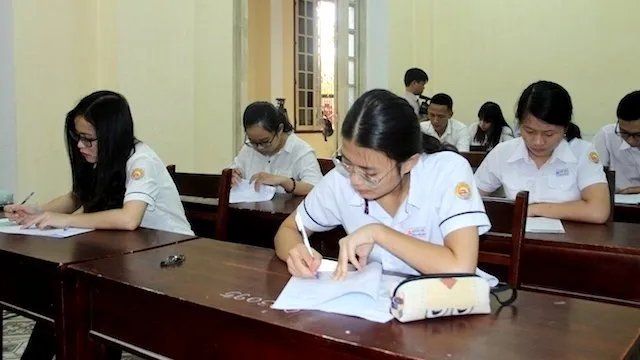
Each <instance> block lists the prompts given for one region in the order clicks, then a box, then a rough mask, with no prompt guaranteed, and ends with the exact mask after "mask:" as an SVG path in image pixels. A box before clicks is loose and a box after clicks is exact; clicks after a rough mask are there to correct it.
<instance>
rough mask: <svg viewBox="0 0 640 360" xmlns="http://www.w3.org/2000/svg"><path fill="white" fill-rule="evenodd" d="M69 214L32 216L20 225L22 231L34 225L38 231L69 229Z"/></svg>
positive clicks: (49, 213) (45, 213) (47, 213)
mask: <svg viewBox="0 0 640 360" xmlns="http://www.w3.org/2000/svg"><path fill="white" fill-rule="evenodd" d="M70 217H71V215H69V214H58V213H54V212H48V211H47V212H44V213H40V214H36V215H33V216H32V217H31V218H30V219H28V220H27V221H25V222H24V223H23V224H22V228H23V229H27V228H29V227H31V226H33V225H35V226H36V227H37V228H38V229H47V228H67V227H69V218H70Z"/></svg>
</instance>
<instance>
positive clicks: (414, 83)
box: [402, 68, 429, 117]
mask: <svg viewBox="0 0 640 360" xmlns="http://www.w3.org/2000/svg"><path fill="white" fill-rule="evenodd" d="M428 82H429V76H427V73H426V72H424V70H422V69H418V68H411V69H409V70H407V72H405V73H404V87H405V92H404V94H403V95H402V97H404V98H405V99H407V101H408V102H409V104H410V105H411V106H412V107H413V111H414V112H415V113H416V115H417V116H418V117H420V100H419V99H418V96H420V95H421V94H422V92H423V91H424V87H425V85H427V83H428Z"/></svg>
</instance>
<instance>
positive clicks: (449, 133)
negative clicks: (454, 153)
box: [420, 119, 471, 151]
mask: <svg viewBox="0 0 640 360" xmlns="http://www.w3.org/2000/svg"><path fill="white" fill-rule="evenodd" d="M420 128H421V129H422V132H423V133H425V134H427V135H431V136H433V137H435V138H436V139H438V140H440V142H441V143H443V144H444V143H446V144H449V145H453V146H455V147H456V149H458V151H469V144H470V143H471V138H469V131H468V130H467V125H465V124H463V123H462V122H460V121H458V120H456V119H449V123H448V124H447V128H446V129H445V130H444V133H442V136H440V135H438V133H437V132H436V131H435V129H434V128H433V125H431V121H423V122H421V123H420Z"/></svg>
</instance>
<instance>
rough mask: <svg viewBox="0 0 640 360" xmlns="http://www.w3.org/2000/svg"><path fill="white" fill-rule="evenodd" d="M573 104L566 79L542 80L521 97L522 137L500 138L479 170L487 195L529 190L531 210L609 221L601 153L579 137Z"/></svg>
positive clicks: (479, 180) (479, 181)
mask: <svg viewBox="0 0 640 360" xmlns="http://www.w3.org/2000/svg"><path fill="white" fill-rule="evenodd" d="M572 112H573V106H572V104H571V97H570V96H569V93H568V92H567V91H566V90H565V89H564V88H563V87H561V86H560V85H558V84H556V83H552V82H549V81H538V82H536V83H533V84H531V85H529V87H527V88H526V90H525V91H524V92H523V93H522V96H521V97H520V100H519V101H518V108H517V110H516V118H517V119H518V120H519V123H520V133H521V135H522V137H519V138H516V139H513V140H509V141H507V142H503V143H500V144H498V146H496V147H495V148H494V149H493V150H492V151H491V152H489V153H488V154H487V156H486V157H485V159H484V161H483V162H482V164H480V167H478V170H477V171H476V173H475V178H476V182H477V184H478V188H479V189H480V192H481V193H482V194H483V195H488V194H491V193H493V192H494V191H496V190H497V189H498V188H499V187H500V186H502V187H503V188H504V191H505V194H506V196H507V198H509V199H514V198H515V196H516V194H517V193H518V192H519V191H521V190H527V191H529V204H530V205H529V209H528V215H529V216H545V217H550V218H557V219H565V220H574V221H582V222H589V223H604V222H605V221H607V219H608V217H609V212H610V207H609V202H610V200H609V188H608V186H607V179H606V176H605V173H604V171H603V167H602V164H601V163H600V159H599V156H598V153H597V152H596V151H595V148H594V147H593V145H592V144H590V143H588V142H586V141H584V140H581V139H579V138H576V136H578V135H579V130H578V129H577V126H576V125H575V124H573V123H572V122H571V116H572Z"/></svg>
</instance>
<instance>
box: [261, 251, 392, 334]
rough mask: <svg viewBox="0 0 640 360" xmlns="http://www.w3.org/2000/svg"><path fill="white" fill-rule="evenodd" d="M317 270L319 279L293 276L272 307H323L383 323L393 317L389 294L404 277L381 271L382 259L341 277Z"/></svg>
mask: <svg viewBox="0 0 640 360" xmlns="http://www.w3.org/2000/svg"><path fill="white" fill-rule="evenodd" d="M325 266H326V267H329V266H330V265H325ZM318 274H319V277H318V278H317V279H301V278H297V277H291V279H290V280H289V282H288V283H287V285H286V286H285V287H284V289H283V290H282V292H281V293H280V295H279V296H278V298H277V299H276V301H275V303H274V304H273V305H272V306H271V307H272V308H274V309H278V310H320V311H325V312H330V313H335V314H342V315H349V316H357V317H361V318H364V319H367V320H370V321H375V322H381V323H383V322H387V321H389V320H391V319H392V318H393V316H392V315H391V313H390V312H389V306H390V304H391V298H390V294H391V292H392V291H393V288H395V285H397V283H399V282H400V281H401V280H402V278H400V277H397V276H390V275H382V266H381V265H380V264H379V263H371V264H369V265H367V266H366V267H365V268H364V269H362V270H361V271H351V272H349V273H348V275H347V277H346V278H345V279H344V280H341V281H336V280H332V279H331V275H332V272H330V271H327V272H319V273H318Z"/></svg>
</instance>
